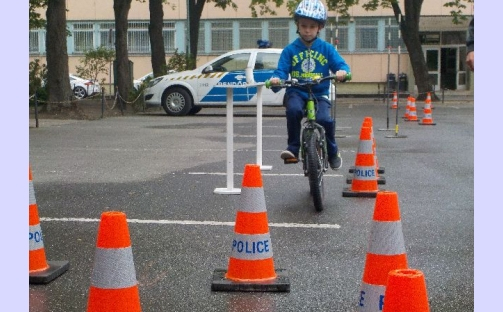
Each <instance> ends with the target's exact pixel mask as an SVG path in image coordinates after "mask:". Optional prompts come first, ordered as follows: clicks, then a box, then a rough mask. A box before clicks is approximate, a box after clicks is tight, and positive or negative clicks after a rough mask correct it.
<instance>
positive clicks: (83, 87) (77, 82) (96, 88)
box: [70, 74, 101, 99]
mask: <svg viewBox="0 0 503 312" xmlns="http://www.w3.org/2000/svg"><path fill="white" fill-rule="evenodd" d="M70 86H71V87H72V91H73V95H74V96H75V97H76V98H77V99H83V98H85V97H88V96H91V95H94V94H97V93H100V92H101V88H100V84H99V83H98V82H97V81H92V80H89V79H84V78H80V77H77V76H75V75H72V74H70Z"/></svg>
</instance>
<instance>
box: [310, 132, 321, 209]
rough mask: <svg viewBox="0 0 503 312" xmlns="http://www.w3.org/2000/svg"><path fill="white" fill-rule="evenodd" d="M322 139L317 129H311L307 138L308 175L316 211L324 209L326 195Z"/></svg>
mask: <svg viewBox="0 0 503 312" xmlns="http://www.w3.org/2000/svg"><path fill="white" fill-rule="evenodd" d="M320 141H321V139H320V134H319V133H318V132H317V131H311V133H310V135H309V137H308V138H307V140H306V158H307V159H306V167H307V172H308V174H307V176H308V178H309V188H310V190H311V196H312V197H313V202H314V208H315V209H316V211H322V210H323V199H324V197H325V187H324V183H323V165H322V163H321V160H322V157H321V155H322V153H323V148H322V145H321V142H320Z"/></svg>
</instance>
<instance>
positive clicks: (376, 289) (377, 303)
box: [358, 283, 406, 312]
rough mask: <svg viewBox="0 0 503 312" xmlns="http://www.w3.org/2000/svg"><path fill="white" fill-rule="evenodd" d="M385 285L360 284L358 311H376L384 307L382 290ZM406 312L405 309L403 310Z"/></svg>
mask: <svg viewBox="0 0 503 312" xmlns="http://www.w3.org/2000/svg"><path fill="white" fill-rule="evenodd" d="M385 291H386V286H382V285H371V284H367V283H363V284H362V288H361V290H360V300H359V304H358V306H359V309H358V311H359V312H376V311H382V309H383V308H384V306H383V304H384V292H385ZM403 312H406V311H403Z"/></svg>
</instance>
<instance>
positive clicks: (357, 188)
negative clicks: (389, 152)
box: [342, 127, 379, 197]
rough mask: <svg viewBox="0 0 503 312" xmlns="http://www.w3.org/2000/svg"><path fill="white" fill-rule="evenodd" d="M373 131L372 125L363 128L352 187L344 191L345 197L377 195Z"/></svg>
mask: <svg viewBox="0 0 503 312" xmlns="http://www.w3.org/2000/svg"><path fill="white" fill-rule="evenodd" d="M371 132H372V129H371V128H370V127H362V128H361V131H360V143H359V145H358V152H357V153H356V160H355V169H354V172H353V179H352V182H351V187H349V188H345V189H344V190H343V191H342V196H343V197H375V196H376V194H377V192H378V191H379V190H378V188H377V169H376V166H375V158H374V152H373V150H372V146H373V142H372V133H371Z"/></svg>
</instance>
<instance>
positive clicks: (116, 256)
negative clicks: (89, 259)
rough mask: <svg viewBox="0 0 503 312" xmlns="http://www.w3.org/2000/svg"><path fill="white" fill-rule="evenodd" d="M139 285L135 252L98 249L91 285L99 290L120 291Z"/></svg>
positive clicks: (127, 249) (128, 249) (129, 248)
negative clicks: (134, 260)
mask: <svg viewBox="0 0 503 312" xmlns="http://www.w3.org/2000/svg"><path fill="white" fill-rule="evenodd" d="M136 284H137V281H136V272H135V269H134V263H133V250H132V249H131V247H127V248H117V249H112V248H99V247H98V248H96V253H95V256H94V270H93V274H92V276H91V285H92V286H94V287H97V288H104V289H118V288H127V287H132V286H135V285H136Z"/></svg>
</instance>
